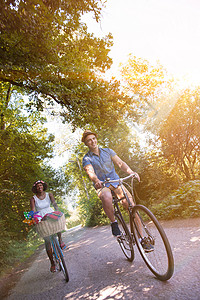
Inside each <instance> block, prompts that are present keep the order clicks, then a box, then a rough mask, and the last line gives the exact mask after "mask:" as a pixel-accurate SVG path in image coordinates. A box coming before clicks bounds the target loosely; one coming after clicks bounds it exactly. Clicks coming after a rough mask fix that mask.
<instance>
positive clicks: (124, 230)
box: [115, 212, 134, 261]
mask: <svg viewBox="0 0 200 300" xmlns="http://www.w3.org/2000/svg"><path fill="white" fill-rule="evenodd" d="M115 216H116V219H117V221H118V225H119V229H120V232H121V236H120V237H117V241H118V243H119V245H120V247H121V249H122V252H123V253H124V255H125V256H126V258H127V259H128V260H129V261H133V259H134V248H133V239H132V236H131V233H130V231H129V229H128V226H127V225H126V223H125V221H124V219H123V217H122V216H121V214H119V213H118V212H117V213H116V212H115Z"/></svg>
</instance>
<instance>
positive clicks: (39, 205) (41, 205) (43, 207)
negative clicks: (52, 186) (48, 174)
mask: <svg viewBox="0 0 200 300" xmlns="http://www.w3.org/2000/svg"><path fill="white" fill-rule="evenodd" d="M45 194H46V196H45V198H44V199H42V200H41V199H39V198H38V197H37V196H36V195H34V196H33V198H34V199H35V209H36V211H39V212H40V213H39V215H40V216H41V217H44V215H46V214H47V213H51V212H52V211H54V210H53V208H52V207H50V204H51V200H50V197H49V193H45Z"/></svg>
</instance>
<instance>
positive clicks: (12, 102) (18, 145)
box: [0, 84, 62, 238]
mask: <svg viewBox="0 0 200 300" xmlns="http://www.w3.org/2000/svg"><path fill="white" fill-rule="evenodd" d="M8 85H9V84H2V85H1V86H0V89H1V96H0V97H1V103H0V109H1V112H2V113H1V129H0V152H1V156H0V217H1V220H2V230H3V228H6V232H10V233H12V237H13V238H18V237H20V236H23V234H25V235H26V230H25V226H24V224H23V223H22V220H23V219H24V216H23V212H24V211H29V210H30V205H29V198H30V197H31V195H32V192H31V185H32V183H33V182H34V181H35V180H38V178H42V179H43V180H46V181H47V182H48V179H49V178H50V177H51V178H52V179H51V187H57V186H58V184H60V182H59V181H58V179H57V178H58V176H57V177H56V176H55V173H56V171H54V172H53V170H52V168H50V167H49V166H48V163H47V162H48V158H51V157H52V155H53V151H52V142H53V139H54V137H53V136H52V135H49V134H48V133H47V129H46V128H44V127H43V124H44V122H45V119H44V118H42V117H41V116H40V114H39V112H37V111H35V112H33V113H31V114H30V113H27V112H25V111H24V100H23V99H20V98H19V94H15V93H14V92H12V87H11V86H10V85H9V87H8ZM8 90H9V97H8ZM53 177H54V178H53ZM61 188H62V187H60V189H61Z"/></svg>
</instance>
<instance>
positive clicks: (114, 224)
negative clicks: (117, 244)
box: [111, 222, 121, 237]
mask: <svg viewBox="0 0 200 300" xmlns="http://www.w3.org/2000/svg"><path fill="white" fill-rule="evenodd" d="M111 228H112V234H113V235H114V236H116V237H118V236H120V235H121V232H120V230H119V226H118V223H117V222H112V223H111Z"/></svg>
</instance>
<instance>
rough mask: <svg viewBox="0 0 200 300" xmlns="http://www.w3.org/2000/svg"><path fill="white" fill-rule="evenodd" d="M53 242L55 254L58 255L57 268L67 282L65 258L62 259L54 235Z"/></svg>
mask: <svg viewBox="0 0 200 300" xmlns="http://www.w3.org/2000/svg"><path fill="white" fill-rule="evenodd" d="M53 243H54V247H55V249H56V252H57V256H58V264H59V270H60V271H62V272H63V274H64V277H65V280H66V282H68V281H69V275H68V271H67V267H66V264H65V260H64V256H63V253H62V250H61V248H60V245H59V244H58V240H57V238H56V237H53Z"/></svg>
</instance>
